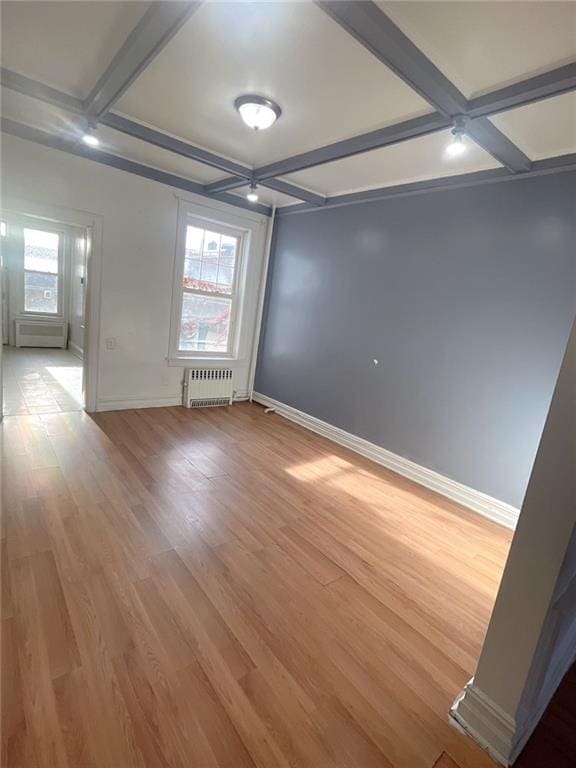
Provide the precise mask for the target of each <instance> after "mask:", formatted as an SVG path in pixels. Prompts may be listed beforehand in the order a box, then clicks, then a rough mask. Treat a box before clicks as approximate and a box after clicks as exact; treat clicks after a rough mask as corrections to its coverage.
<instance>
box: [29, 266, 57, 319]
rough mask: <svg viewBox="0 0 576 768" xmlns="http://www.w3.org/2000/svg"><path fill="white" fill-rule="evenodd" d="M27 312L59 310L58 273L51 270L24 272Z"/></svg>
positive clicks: (53, 312)
mask: <svg viewBox="0 0 576 768" xmlns="http://www.w3.org/2000/svg"><path fill="white" fill-rule="evenodd" d="M24 309H25V311H26V312H46V313H49V314H56V313H57V312H58V275H52V274H50V272H29V271H26V272H24Z"/></svg>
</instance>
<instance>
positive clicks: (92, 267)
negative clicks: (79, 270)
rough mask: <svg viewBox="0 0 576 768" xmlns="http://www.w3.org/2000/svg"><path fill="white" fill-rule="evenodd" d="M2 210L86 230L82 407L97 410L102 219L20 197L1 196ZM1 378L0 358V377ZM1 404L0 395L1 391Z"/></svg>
mask: <svg viewBox="0 0 576 768" xmlns="http://www.w3.org/2000/svg"><path fill="white" fill-rule="evenodd" d="M1 213H2V214H3V215H6V216H33V217H34V218H36V219H44V220H45V221H46V222H47V223H51V224H54V223H57V224H69V225H72V226H75V227H82V228H83V229H85V230H86V232H87V254H86V286H85V291H86V293H85V315H84V325H85V330H84V358H83V370H84V372H83V376H84V410H85V411H86V412H87V413H93V412H95V411H96V408H97V403H98V369H99V362H100V354H99V351H100V299H101V293H102V237H103V228H104V219H103V217H102V216H101V215H100V214H97V213H89V212H88V211H80V210H76V209H74V208H66V207H63V206H57V205H47V204H45V203H38V202H36V201H32V200H24V199H22V198H14V197H8V196H7V197H4V198H3V200H2V207H1ZM0 356H1V353H0ZM2 377H3V372H2V364H1V359H0V379H2ZM1 383H2V381H0V384H1ZM0 406H2V395H1V394H0ZM0 416H1V411H0Z"/></svg>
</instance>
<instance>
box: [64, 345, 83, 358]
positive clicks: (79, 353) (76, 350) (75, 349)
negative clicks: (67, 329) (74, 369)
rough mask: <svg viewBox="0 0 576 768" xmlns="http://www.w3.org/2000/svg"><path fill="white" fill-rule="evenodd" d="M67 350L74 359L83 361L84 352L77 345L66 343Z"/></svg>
mask: <svg viewBox="0 0 576 768" xmlns="http://www.w3.org/2000/svg"><path fill="white" fill-rule="evenodd" d="M68 349H69V350H70V352H72V354H73V355H75V356H76V357H79V358H80V360H84V350H83V349H82V348H81V347H79V346H78V344H74V342H73V341H69V342H68Z"/></svg>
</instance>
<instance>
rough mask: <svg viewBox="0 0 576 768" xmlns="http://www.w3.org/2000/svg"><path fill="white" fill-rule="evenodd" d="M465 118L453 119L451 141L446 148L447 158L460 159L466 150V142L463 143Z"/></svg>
mask: <svg viewBox="0 0 576 768" xmlns="http://www.w3.org/2000/svg"><path fill="white" fill-rule="evenodd" d="M464 126H465V118H464V117H461V116H457V117H455V118H454V128H452V141H451V142H450V144H448V146H447V147H446V154H447V155H448V157H460V155H463V154H464V153H465V152H466V150H467V148H468V147H467V146H466V142H465V141H464V134H465V130H464Z"/></svg>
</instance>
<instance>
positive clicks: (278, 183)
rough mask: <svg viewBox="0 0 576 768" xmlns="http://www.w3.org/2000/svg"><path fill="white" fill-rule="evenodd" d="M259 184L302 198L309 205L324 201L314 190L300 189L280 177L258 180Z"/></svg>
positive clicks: (320, 203) (320, 204) (319, 203)
mask: <svg viewBox="0 0 576 768" xmlns="http://www.w3.org/2000/svg"><path fill="white" fill-rule="evenodd" d="M260 184H261V186H263V187H266V188H267V189H273V190H274V191H275V192H281V193H282V194H283V195H290V196H291V197H295V198H296V199H297V200H298V199H299V200H304V201H305V202H307V203H310V205H314V206H322V205H324V203H325V202H326V198H325V197H323V196H322V195H317V194H316V193H315V192H309V191H308V190H307V189H302V188H301V187H297V186H295V185H294V184H290V183H288V182H287V181H283V180H282V179H266V180H265V181H262V182H260Z"/></svg>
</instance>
